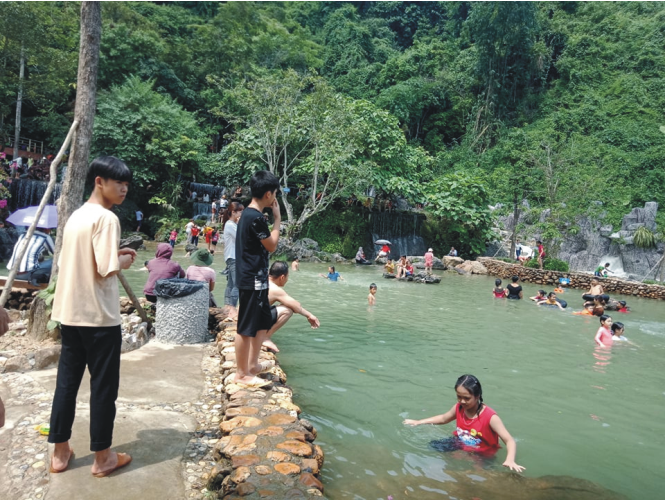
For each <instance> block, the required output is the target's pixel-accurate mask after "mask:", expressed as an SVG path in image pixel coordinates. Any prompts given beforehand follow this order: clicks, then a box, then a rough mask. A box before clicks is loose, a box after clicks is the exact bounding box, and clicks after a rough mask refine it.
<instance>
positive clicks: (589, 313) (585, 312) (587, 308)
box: [573, 304, 594, 316]
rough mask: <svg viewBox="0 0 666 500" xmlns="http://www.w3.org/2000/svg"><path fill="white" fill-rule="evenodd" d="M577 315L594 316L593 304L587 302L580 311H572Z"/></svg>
mask: <svg viewBox="0 0 666 500" xmlns="http://www.w3.org/2000/svg"><path fill="white" fill-rule="evenodd" d="M573 314H575V315H577V316H594V304H588V305H586V306H585V308H584V309H583V310H582V311H574V312H573Z"/></svg>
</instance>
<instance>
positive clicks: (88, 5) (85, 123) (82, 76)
mask: <svg viewBox="0 0 666 500" xmlns="http://www.w3.org/2000/svg"><path fill="white" fill-rule="evenodd" d="M101 38H102V10H101V5H100V2H81V41H80V48H79V72H78V76H77V79H76V108H75V111H74V120H76V121H78V122H79V128H78V130H77V133H76V138H75V139H74V141H73V144H72V151H71V155H70V157H69V161H68V164H67V175H66V176H65V179H64V180H63V183H62V193H61V195H60V200H59V201H58V235H57V238H56V242H55V243H56V252H55V255H54V257H53V273H52V274H51V278H52V279H53V276H55V275H56V274H57V273H58V265H57V262H58V256H59V254H60V250H61V247H62V236H63V230H64V228H65V224H66V223H67V220H68V219H69V216H70V215H72V212H74V210H76V209H77V208H79V207H80V206H81V203H82V201H83V190H84V188H85V182H86V174H87V173H88V156H89V155H90V143H91V138H92V132H93V123H94V120H95V109H96V108H97V68H98V66H99V44H100V39H101Z"/></svg>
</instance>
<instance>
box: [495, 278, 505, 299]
mask: <svg viewBox="0 0 666 500" xmlns="http://www.w3.org/2000/svg"><path fill="white" fill-rule="evenodd" d="M493 297H495V298H496V299H505V298H506V290H505V289H504V288H503V287H502V280H501V279H499V278H497V279H496V280H495V288H493Z"/></svg>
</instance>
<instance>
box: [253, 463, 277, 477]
mask: <svg viewBox="0 0 666 500" xmlns="http://www.w3.org/2000/svg"><path fill="white" fill-rule="evenodd" d="M254 472H256V473H257V474H259V475H260V476H266V475H268V474H272V473H273V469H271V468H270V467H269V466H268V465H257V466H256V467H255V468H254Z"/></svg>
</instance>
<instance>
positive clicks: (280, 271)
mask: <svg viewBox="0 0 666 500" xmlns="http://www.w3.org/2000/svg"><path fill="white" fill-rule="evenodd" d="M286 274H289V266H288V265H287V263H286V262H285V261H283V260H276V261H275V262H273V265H272V266H271V268H270V269H269V270H268V275H269V276H270V277H271V278H279V277H281V276H285V275H286Z"/></svg>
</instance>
